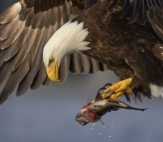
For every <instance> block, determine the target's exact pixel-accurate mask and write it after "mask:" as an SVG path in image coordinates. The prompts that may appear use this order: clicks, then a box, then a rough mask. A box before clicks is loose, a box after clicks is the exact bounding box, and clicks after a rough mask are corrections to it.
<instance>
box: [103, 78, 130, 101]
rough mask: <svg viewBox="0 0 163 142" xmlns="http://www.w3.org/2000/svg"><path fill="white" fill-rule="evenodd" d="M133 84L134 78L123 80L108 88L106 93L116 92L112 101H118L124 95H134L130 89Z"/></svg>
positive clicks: (112, 96)
mask: <svg viewBox="0 0 163 142" xmlns="http://www.w3.org/2000/svg"><path fill="white" fill-rule="evenodd" d="M131 82H132V78H128V79H125V80H122V81H120V82H118V83H115V84H113V85H112V86H110V87H108V88H107V89H106V90H105V91H104V92H105V93H108V92H110V91H114V93H113V94H112V95H111V96H110V99H113V100H117V99H118V97H120V96H121V95H122V94H123V93H126V94H131V93H132V89H131V88H130V84H131Z"/></svg>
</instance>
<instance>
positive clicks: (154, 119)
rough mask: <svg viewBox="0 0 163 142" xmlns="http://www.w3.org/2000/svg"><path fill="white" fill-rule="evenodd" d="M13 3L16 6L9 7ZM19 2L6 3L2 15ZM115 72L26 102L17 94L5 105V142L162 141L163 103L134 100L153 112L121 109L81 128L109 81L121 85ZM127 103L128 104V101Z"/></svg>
mask: <svg viewBox="0 0 163 142" xmlns="http://www.w3.org/2000/svg"><path fill="white" fill-rule="evenodd" d="M9 1H10V2H9ZM14 1H16V0H7V1H3V2H1V4H0V11H2V9H4V8H5V7H7V6H9V5H10V4H11V3H13V2H14ZM115 81H117V78H116V77H115V75H114V74H113V73H112V72H110V71H109V72H107V73H98V74H97V75H72V74H70V75H69V77H68V79H67V80H66V82H65V83H64V84H62V85H60V84H57V83H51V84H50V85H49V86H48V87H41V88H40V89H38V90H35V91H31V90H29V91H28V92H27V93H26V94H24V95H23V96H21V97H16V96H15V93H13V94H12V95H11V96H10V97H9V99H8V100H7V101H6V102H5V103H4V104H3V105H1V106H0V114H1V116H0V139H1V140H0V142H13V141H16V142H67V141H68V142H83V141H85V142H90V141H95V142H96V141H97V142H98V141H100V142H101V141H104V142H105V141H109V142H123V141H124V142H162V139H163V134H162V130H163V113H162V107H163V99H162V98H152V100H149V99H143V103H140V102H137V103H136V102H134V101H132V102H131V104H130V105H132V106H134V107H142V108H148V110H146V111H145V112H140V111H131V110H119V111H116V112H111V113H108V114H106V115H105V116H104V117H103V122H104V123H105V126H106V129H104V128H103V126H102V124H101V123H96V125H95V126H94V128H93V130H90V129H91V128H92V126H93V125H92V124H89V125H87V126H84V127H83V126H81V125H79V124H77V123H76V121H75V115H76V114H77V113H78V112H79V110H80V108H81V106H82V105H83V104H84V102H85V101H86V100H88V99H91V98H94V97H95V95H96V92H97V90H98V89H99V88H100V87H102V86H103V85H104V84H105V83H107V82H115ZM121 100H122V101H125V99H124V98H123V97H122V98H121Z"/></svg>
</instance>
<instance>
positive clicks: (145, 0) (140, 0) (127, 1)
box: [109, 0, 163, 24]
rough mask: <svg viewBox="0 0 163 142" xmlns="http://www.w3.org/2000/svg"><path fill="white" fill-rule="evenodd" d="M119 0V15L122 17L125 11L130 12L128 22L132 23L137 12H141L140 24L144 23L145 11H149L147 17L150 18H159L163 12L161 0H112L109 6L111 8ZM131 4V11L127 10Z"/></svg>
mask: <svg viewBox="0 0 163 142" xmlns="http://www.w3.org/2000/svg"><path fill="white" fill-rule="evenodd" d="M118 2H120V3H121V5H122V9H121V11H120V14H119V17H120V18H123V17H124V16H125V15H126V14H127V13H132V14H131V15H130V20H129V23H133V22H135V21H136V20H137V18H138V15H139V13H141V17H142V18H141V19H142V24H145V23H146V22H147V21H148V19H147V14H146V12H147V11H148V12H149V17H150V19H151V20H153V18H157V19H160V20H161V17H160V15H161V14H163V10H162V8H163V2H162V0H124V1H121V0H113V1H112V3H111V4H110V6H109V8H110V9H112V8H114V7H115V6H116V4H117V3H118ZM130 6H132V7H133V8H132V12H131V11H130V12H129V10H128V9H129V7H130Z"/></svg>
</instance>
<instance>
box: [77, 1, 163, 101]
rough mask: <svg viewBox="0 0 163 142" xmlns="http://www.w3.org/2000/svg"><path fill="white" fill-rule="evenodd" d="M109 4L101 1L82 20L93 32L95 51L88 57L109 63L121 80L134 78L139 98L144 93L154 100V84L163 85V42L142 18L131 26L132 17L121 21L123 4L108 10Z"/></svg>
mask: <svg viewBox="0 0 163 142" xmlns="http://www.w3.org/2000/svg"><path fill="white" fill-rule="evenodd" d="M109 4H110V2H109V0H103V1H102V2H101V1H99V2H97V3H96V4H95V5H94V6H93V7H92V8H91V9H89V10H88V11H86V12H85V13H84V14H83V16H82V18H80V17H79V21H83V22H84V23H85V24H84V28H85V29H88V31H89V35H88V37H87V39H86V41H89V42H90V45H89V47H91V50H89V51H86V52H85V54H86V55H89V56H91V57H93V58H95V59H97V60H98V61H100V62H102V63H105V64H108V65H109V68H110V69H111V70H113V71H114V73H115V74H116V75H117V76H118V77H119V78H120V80H123V79H126V78H132V79H133V81H132V84H131V87H132V88H133V91H134V93H135V96H136V97H138V98H140V97H141V94H143V95H144V96H146V97H148V98H150V97H151V90H150V87H149V86H150V85H151V84H155V85H157V86H160V87H161V86H163V66H162V63H163V62H162V59H163V58H162V57H163V56H162V55H163V54H162V53H163V49H162V47H163V41H161V39H160V38H159V37H158V36H157V35H156V33H155V32H154V30H153V28H152V26H151V23H149V22H147V23H146V24H145V25H142V24H141V22H140V20H139V19H140V18H139V17H138V20H137V21H136V22H135V23H132V24H129V20H128V18H127V16H129V15H130V14H129V15H127V16H126V17H125V18H122V19H120V18H118V14H119V12H120V10H121V4H122V3H120V2H119V3H118V5H117V6H115V7H114V8H113V9H111V10H108V7H109ZM131 9H132V8H131V7H130V9H129V12H128V13H131V12H132V11H131ZM94 12H95V13H96V14H94ZM101 15H102V16H101ZM162 27H163V26H162ZM160 57H161V58H160Z"/></svg>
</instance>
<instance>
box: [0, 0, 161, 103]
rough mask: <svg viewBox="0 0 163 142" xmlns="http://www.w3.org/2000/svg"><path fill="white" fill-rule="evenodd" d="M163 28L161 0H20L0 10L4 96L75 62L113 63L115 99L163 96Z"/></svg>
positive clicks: (87, 65) (86, 67)
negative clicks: (2, 10) (115, 77)
mask: <svg viewBox="0 0 163 142" xmlns="http://www.w3.org/2000/svg"><path fill="white" fill-rule="evenodd" d="M162 30H163V2H162V1H161V0H146V1H144V0H123V1H121V0H20V2H17V3H15V4H14V5H12V6H11V7H9V8H8V9H7V10H5V11H4V12H3V13H2V14H0V59H1V62H2V66H1V68H0V83H3V82H4V81H5V80H6V79H7V83H6V84H5V87H4V88H3V90H2V92H1V95H0V103H3V102H4V101H5V100H6V99H7V98H8V96H9V95H10V94H11V93H12V92H13V90H14V89H15V88H16V87H17V86H18V89H17V95H18V96H20V95H22V94H24V93H25V91H26V90H27V89H28V88H29V87H31V88H32V89H36V88H38V87H39V86H40V85H41V84H43V85H47V84H49V82H50V81H49V79H48V78H50V80H52V81H60V82H63V81H64V80H65V78H66V76H67V73H68V70H69V69H70V71H72V72H74V73H80V72H82V73H96V72H97V71H98V70H102V71H105V70H108V69H110V70H112V71H113V72H114V73H115V74H116V75H117V76H118V77H119V79H120V82H118V83H115V84H113V85H112V86H111V87H109V88H107V89H106V90H105V92H106V93H107V92H109V91H114V94H113V95H112V99H117V98H118V97H119V96H120V95H122V94H126V97H127V98H128V99H129V95H130V94H132V92H133V93H134V95H135V98H138V99H139V100H141V96H145V97H148V98H150V97H151V95H155V96H160V95H162V96H163V92H162V87H163V54H162V53H163V31H162ZM45 68H46V69H45ZM46 74H47V75H46ZM106 95H107V94H103V98H105V97H107V96H106Z"/></svg>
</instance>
